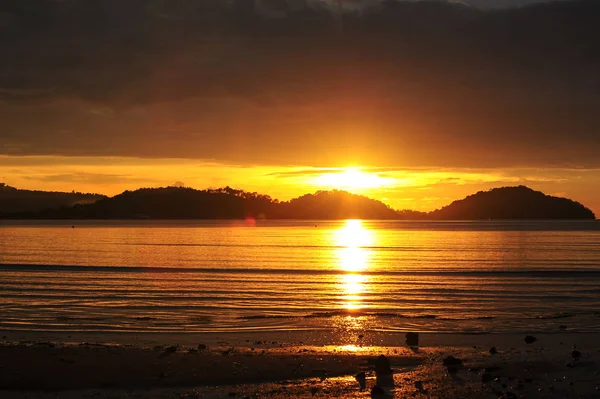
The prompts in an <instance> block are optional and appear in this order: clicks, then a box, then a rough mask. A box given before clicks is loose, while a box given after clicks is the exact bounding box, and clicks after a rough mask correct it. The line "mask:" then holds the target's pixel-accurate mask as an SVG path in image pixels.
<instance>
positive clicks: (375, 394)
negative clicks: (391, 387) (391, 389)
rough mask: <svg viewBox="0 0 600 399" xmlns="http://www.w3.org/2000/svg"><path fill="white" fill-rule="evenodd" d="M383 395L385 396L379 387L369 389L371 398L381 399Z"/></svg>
mask: <svg viewBox="0 0 600 399" xmlns="http://www.w3.org/2000/svg"><path fill="white" fill-rule="evenodd" d="M383 395H385V391H384V390H383V388H381V387H380V386H379V385H375V386H374V387H373V388H371V397H372V398H377V397H381V396H383Z"/></svg>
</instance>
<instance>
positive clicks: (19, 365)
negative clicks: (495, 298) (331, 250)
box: [0, 333, 600, 398]
mask: <svg viewBox="0 0 600 399" xmlns="http://www.w3.org/2000/svg"><path fill="white" fill-rule="evenodd" d="M4 337H6V338H4V339H3V340H2V343H1V345H0V396H1V397H2V398H26V397H27V398H55V397H57V394H58V395H59V397H61V398H63V397H65V398H71V397H72V398H77V397H87V398H109V397H110V398H132V397H144V398H146V397H148V398H225V397H240V398H258V397H268V398H297V397H307V398H308V397H336V398H337V397H341V398H368V397H371V396H372V395H371V392H370V391H371V388H372V387H373V386H374V385H375V383H376V380H375V372H374V367H373V364H374V361H375V359H376V358H377V356H379V355H381V354H384V355H385V356H387V357H388V359H389V360H390V363H391V366H392V369H393V371H394V380H393V381H394V386H393V387H387V388H386V392H387V394H388V395H387V396H383V395H373V397H381V398H386V397H387V398H389V397H416V398H425V397H434V398H464V397H473V398H498V397H505V398H516V397H521V398H570V397H574V398H575V397H585V398H600V390H599V389H600V376H599V370H600V340H598V338H599V335H598V334H576V333H556V334H544V335H536V338H537V341H536V342H534V343H531V344H527V343H525V341H524V334H512V335H494V334H488V335H461V334H421V335H420V346H419V347H418V348H409V347H407V346H406V345H403V344H401V343H400V342H401V341H404V334H388V335H385V338H384V339H382V338H381V337H379V338H378V340H379V341H383V342H387V341H391V340H394V341H396V344H395V345H392V344H391V343H390V342H388V344H387V345H385V346H375V345H347V346H344V345H332V346H327V345H322V344H321V345H313V343H314V342H310V340H308V339H307V341H309V342H308V343H309V344H299V342H296V341H289V342H283V341H281V338H282V337H281V335H264V334H263V337H267V338H268V339H263V340H251V339H249V338H250V337H249V336H237V338H236V339H233V337H234V336H231V337H229V338H230V339H229V340H228V341H224V340H223V337H219V341H218V342H217V341H216V340H215V337H213V338H212V339H205V340H204V342H210V345H208V344H206V343H202V344H200V348H198V345H191V344H189V343H188V344H187V345H183V344H177V343H176V344H173V345H171V346H168V345H155V346H149V345H143V344H135V345H134V344H124V343H76V342H68V343H65V342H64V341H63V342H42V341H41V340H31V341H23V340H12V339H10V338H11V337H10V336H7V335H4ZM13 337H14V334H13ZM163 338H164V337H163ZM188 338H191V337H188ZM205 338H206V337H205ZM254 338H256V337H254ZM305 338H306V337H305ZM278 339H279V340H278ZM315 340H316V338H315ZM362 340H364V341H365V342H367V343H368V342H370V341H371V340H370V339H369V337H363V338H362ZM202 345H206V346H207V348H204V347H203V346H202ZM573 345H576V350H578V351H579V352H581V356H580V357H578V358H576V359H574V358H573V357H572V351H573V348H572V346H573ZM491 346H494V347H496V349H497V353H496V354H491V353H490V348H491ZM449 355H452V356H454V357H456V358H458V359H460V360H462V365H458V366H457V367H456V368H455V369H454V370H453V369H450V370H449V369H448V368H447V367H446V366H444V365H443V360H444V359H445V358H446V357H447V356H449ZM359 372H365V373H366V376H367V388H366V389H365V390H362V391H361V390H360V387H359V384H358V383H357V382H356V380H355V378H354V376H355V375H356V374H357V373H359Z"/></svg>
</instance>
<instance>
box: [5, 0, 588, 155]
mask: <svg viewBox="0 0 600 399" xmlns="http://www.w3.org/2000/svg"><path fill="white" fill-rule="evenodd" d="M249 2H250V0H244V1H236V2H233V1H231V2H227V4H228V6H225V4H226V2H224V1H218V0H203V1H193V0H128V1H122V0H86V1H80V0H11V1H4V2H2V3H1V5H0V59H2V60H3V61H2V63H0V120H2V130H1V131H0V153H3V154H14V155H17V154H18V155H23V154H62V155H115V156H141V157H187V158H205V159H206V158H212V159H216V160H221V161H226V162H260V163H279V164H281V163H287V164H307V163H310V164H320V165H334V164H339V163H340V162H352V163H356V162H361V163H368V164H382V165H406V166H419V165H438V166H441V165H444V166H476V167H478V166H503V165H523V166H528V165H540V166H549V165H551V166H561V165H567V164H569V165H580V166H588V167H591V166H598V159H599V158H598V157H597V156H596V154H597V152H598V151H599V150H600V139H599V138H598V132H599V131H600V116H599V115H598V112H597V110H598V109H600V78H599V75H598V73H597V72H598V70H600V40H599V39H598V37H597V32H596V31H597V16H598V15H600V2H597V1H596V0H579V1H570V2H557V3H551V4H545V5H539V6H531V7H526V8H522V9H506V10H498V11H483V10H481V9H478V8H471V7H465V6H463V5H456V4H444V3H436V2H396V1H393V0H386V1H382V2H373V5H371V6H370V7H366V8H361V9H360V10H356V9H351V10H349V11H347V12H346V13H345V14H344V15H343V17H340V16H339V15H335V14H333V13H332V11H331V9H330V8H328V7H325V6H324V5H323V3H317V2H314V1H309V2H306V3H304V2H302V1H289V2H287V3H285V2H275V3H277V4H275V3H274V2H272V1H271V2H264V1H263V2H257V3H256V6H255V7H251V6H249V5H248V4H249ZM489 5H493V4H491V3H490V4H489ZM276 6H277V7H276ZM265 10H270V12H266V11H265Z"/></svg>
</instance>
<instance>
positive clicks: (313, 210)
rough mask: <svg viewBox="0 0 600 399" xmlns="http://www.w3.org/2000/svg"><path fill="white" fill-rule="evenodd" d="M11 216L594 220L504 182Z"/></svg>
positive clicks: (139, 200)
mask: <svg viewBox="0 0 600 399" xmlns="http://www.w3.org/2000/svg"><path fill="white" fill-rule="evenodd" d="M0 217H3V218H12V219H243V218H257V219H262V218H266V219H375V220H377V219H379V220H398V219H435V220H481V219H484V220H487V219H595V215H594V213H593V212H592V211H591V210H589V209H588V208H586V207H584V206H583V205H581V204H580V203H578V202H574V201H572V200H569V199H566V198H557V197H551V196H547V195H545V194H543V193H541V192H539V191H534V190H532V189H530V188H527V187H524V186H519V187H502V188H496V189H493V190H490V191H486V192H478V193H477V194H474V195H471V196H468V197H467V198H465V199H463V200H459V201H454V202H453V203H452V204H450V205H448V206H446V207H443V208H442V209H439V210H436V211H433V212H429V213H424V212H417V211H409V210H404V211H396V210H394V209H392V208H390V207H389V206H388V205H386V204H384V203H382V202H380V201H377V200H373V199H370V198H367V197H365V196H362V195H356V194H351V193H348V192H345V191H339V190H333V191H318V192H316V193H315V194H306V195H303V196H301V197H299V198H295V199H292V200H291V201H287V202H280V201H278V200H276V199H273V198H271V197H269V196H268V195H262V194H258V193H251V192H246V191H243V190H236V189H233V188H231V187H225V188H219V189H207V190H196V189H192V188H186V187H166V188H143V189H139V190H135V191H125V192H123V193H122V194H119V195H116V196H114V197H112V198H107V197H104V198H102V199H100V200H98V201H96V202H94V203H88V204H81V203H78V204H75V205H74V206H70V207H66V206H62V207H60V208H58V209H44V210H42V211H37V212H15V213H4V214H0Z"/></svg>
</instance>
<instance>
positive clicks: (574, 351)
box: [571, 348, 581, 359]
mask: <svg viewBox="0 0 600 399" xmlns="http://www.w3.org/2000/svg"><path fill="white" fill-rule="evenodd" d="M571 357H572V358H573V359H579V358H580V357H581V352H579V351H578V350H577V349H575V348H573V352H571Z"/></svg>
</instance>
